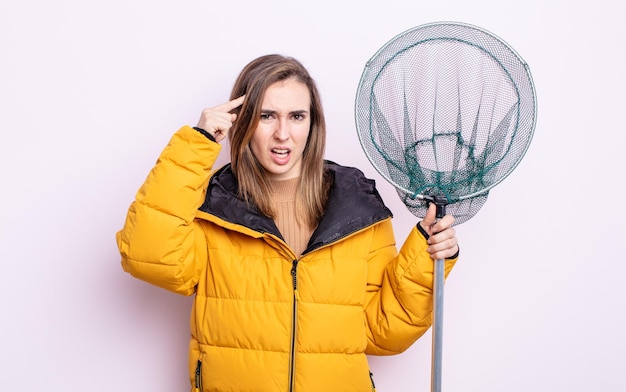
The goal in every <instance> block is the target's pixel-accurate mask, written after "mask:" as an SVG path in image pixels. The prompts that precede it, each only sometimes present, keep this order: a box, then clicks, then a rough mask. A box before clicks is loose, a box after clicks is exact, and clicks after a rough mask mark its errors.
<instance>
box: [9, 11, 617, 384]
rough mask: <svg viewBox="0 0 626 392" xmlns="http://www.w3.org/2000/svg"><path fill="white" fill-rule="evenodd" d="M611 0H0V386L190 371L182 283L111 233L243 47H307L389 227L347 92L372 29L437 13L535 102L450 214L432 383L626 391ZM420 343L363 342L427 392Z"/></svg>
mask: <svg viewBox="0 0 626 392" xmlns="http://www.w3.org/2000/svg"><path fill="white" fill-rule="evenodd" d="M625 4H626V3H624V2H622V1H620V0H612V1H611V0H597V1H593V2H589V1H584V2H583V1H565V0H563V1H555V0H553V1H550V0H528V1H516V2H509V1H495V0H494V1H487V0H476V1H461V0H448V1H428V2H425V1H407V0H385V1H372V0H360V1H355V2H344V3H342V2H341V1H315V2H311V1H309V2H301V1H286V0H284V1H223V2H217V1H199V0H195V1H192V0H189V1H174V0H172V1H164V0H150V1H149V0H124V1H121V0H108V1H85V0H75V1H72V0H59V1H45V0H24V1H19V2H18V1H9V0H1V2H0V71H1V72H0V127H1V128H0V131H1V138H0V146H1V147H0V150H1V154H0V174H1V179H2V185H1V186H2V191H1V195H2V202H1V203H0V220H1V221H0V222H1V224H0V252H1V253H0V260H1V266H2V267H1V272H2V273H1V276H2V277H3V279H2V283H1V284H0V290H1V292H0V294H1V295H0V309H1V312H2V320H3V321H2V324H1V333H0V339H1V341H0V358H1V359H2V363H3V364H2V365H1V366H2V370H1V371H0V389H1V390H3V391H17V390H20V391H41V390H52V391H64V392H67V391H84V390H89V391H107V392H108V391H134V390H149V391H156V392H160V391H162V392H171V391H185V390H188V382H187V370H186V366H187V365H186V360H187V357H186V355H187V339H188V316H189V311H190V306H191V298H186V297H181V296H177V295H175V294H170V293H168V292H165V291H163V290H161V289H158V288H155V287H152V286H149V285H148V284H145V283H143V282H140V281H138V280H135V279H133V278H131V277H130V276H128V275H126V274H124V273H123V272H122V270H121V267H120V260H119V254H118V253H117V248H116V245H115V241H114V235H115V232H116V231H117V230H119V229H120V228H121V226H122V224H123V220H124V216H125V214H126V210H127V207H128V205H129V204H130V202H131V201H132V199H133V197H134V194H135V192H136V190H137V189H138V187H139V186H140V185H141V183H142V182H143V180H144V178H145V176H146V174H147V173H148V170H149V169H150V168H151V167H152V165H153V164H154V162H155V159H156V157H157V155H158V154H159V152H160V151H161V149H162V148H163V147H164V146H165V144H166V143H167V141H168V140H169V138H170V136H171V134H172V133H173V132H175V131H176V129H177V128H178V127H179V126H181V125H184V124H191V125H195V122H196V121H197V119H198V116H199V114H200V111H201V109H203V108H204V107H207V106H213V105H216V104H219V103H222V102H224V101H225V100H226V99H227V98H228V95H229V92H230V88H231V86H232V83H233V81H234V78H235V76H236V75H237V73H238V72H239V70H240V69H241V67H243V66H244V65H245V64H246V63H247V62H248V61H249V60H251V59H252V58H254V57H256V56H258V55H261V54H266V53H273V52H278V53H282V54H288V55H292V56H295V57H297V58H298V59H300V60H301V61H302V62H303V63H304V64H305V65H306V66H307V67H308V68H309V70H310V71H311V73H312V74H313V76H314V77H315V78H316V79H317V81H318V83H319V87H320V89H321V92H322V96H323V100H324V104H325V108H326V113H327V121H328V128H329V135H328V148H327V157H328V158H330V159H333V160H336V161H338V162H340V163H343V164H346V165H352V166H358V167H360V168H362V169H363V170H364V171H365V172H366V173H367V174H368V175H369V176H370V177H373V178H375V179H376V180H377V183H378V185H379V187H380V190H381V192H382V193H383V197H384V198H385V200H386V201H387V202H388V204H389V206H390V208H391V209H392V210H393V211H394V213H395V215H396V219H395V228H396V234H397V237H398V240H399V241H402V240H403V239H404V237H405V236H406V234H407V232H408V230H409V229H410V228H411V227H412V226H413V225H414V224H415V222H416V218H415V217H413V216H412V215H410V214H409V213H408V212H407V211H406V209H405V208H404V206H403V205H402V204H401V203H400V202H399V200H398V198H397V196H396V194H395V192H394V191H393V189H392V188H391V187H390V186H389V185H388V184H387V183H385V181H384V180H382V178H380V177H379V176H378V175H377V173H376V172H375V170H374V169H373V168H372V166H371V165H370V164H369V162H368V161H367V158H366V157H365V155H364V154H363V152H362V150H361V148H360V145H359V142H358V139H357V135H356V131H355V125H354V110H353V106H354V97H355V92H356V88H357V84H358V80H359V77H360V75H361V72H362V70H363V66H364V64H365V62H366V61H367V60H368V59H369V58H370V57H371V56H372V55H373V54H374V53H375V51H376V50H378V48H380V47H381V46H382V45H383V44H384V43H385V42H387V41H388V40H389V39H391V38H392V37H394V36H395V35H396V34H398V33H400V32H402V31H404V30H406V29H409V28H411V27H414V26H417V25H420V24H423V23H429V22H434V21H442V20H452V21H460V22H465V23H470V24H474V25H477V26H480V27H482V28H485V29H487V30H489V31H491V32H493V33H495V34H496V35H498V36H500V37H502V38H503V39H504V40H505V41H507V42H508V43H509V44H510V45H511V46H512V47H514V48H515V49H516V50H517V51H518V52H519V53H520V55H521V56H522V57H523V58H524V60H526V62H528V64H529V65H530V69H531V71H532V73H533V78H534V81H535V85H536V88H537V93H538V102H539V112H538V123H537V129H536V133H535V137H534V139H533V141H532V144H531V146H530V149H529V150H528V153H527V154H526V156H525V157H524V159H523V161H522V162H521V164H520V165H519V166H518V167H517V169H516V170H515V171H514V172H513V173H512V174H511V175H510V176H509V177H508V178H507V179H506V180H505V181H504V182H503V183H501V184H500V185H498V186H497V187H496V188H495V189H494V190H493V191H492V192H491V194H490V197H489V200H488V201H487V204H486V205H485V207H484V208H483V209H482V210H481V211H480V212H479V213H478V215H476V216H475V217H474V218H473V219H472V220H470V221H469V222H467V223H465V224H463V225H461V226H459V227H458V237H459V239H460V241H461V249H462V254H461V259H460V261H459V263H458V265H457V267H456V268H455V270H454V271H453V273H452V274H451V275H450V277H449V279H448V281H447V284H446V293H445V326H444V365H443V386H444V390H445V391H446V392H453V391H459V392H461V391H462V392H468V391H480V392H503V391H506V392H517V391H519V392H522V391H523V392H528V391H550V392H552V391H568V392H569V391H581V392H583V391H584V392H588V391H604V392H606V391H624V390H626V378H625V377H624V369H625V368H626V360H625V355H626V354H625V352H626V339H625V338H624V330H625V328H626V316H625V314H624V313H625V312H624V311H625V306H624V298H625V297H626V296H625V294H626V289H625V288H624V284H623V281H624V278H623V277H624V274H625V273H626V267H625V266H624V250H623V249H624V243H625V242H626V241H625V240H626V227H625V223H624V222H625V220H626V212H625V209H624V201H623V200H622V199H623V181H624V173H623V171H624V168H625V164H624V144H625V143H626V136H625V131H626V127H625V125H624V123H625V122H624V110H625V108H626V105H625V104H626V99H625V98H624V91H625V90H626V82H625V80H624V70H625V69H626V55H625V50H624V47H625V46H624V38H626V27H625V26H626V24H625V23H624V19H625V16H626V6H625ZM430 347H431V338H430V334H427V335H426V336H424V337H423V338H422V339H421V340H419V341H418V342H417V343H416V344H415V345H414V346H413V347H411V348H410V349H409V350H408V351H407V352H406V353H404V354H401V355H398V356H394V357H376V358H371V366H372V370H373V372H374V375H375V380H376V383H377V387H378V390H379V391H382V392H390V391H391V392H400V391H428V390H429V388H430V387H429V384H430V381H429V378H430ZM320 377H323V375H320Z"/></svg>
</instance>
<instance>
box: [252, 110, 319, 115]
mask: <svg viewBox="0 0 626 392" xmlns="http://www.w3.org/2000/svg"><path fill="white" fill-rule="evenodd" d="M261 113H263V114H276V113H278V112H277V111H276V110H270V109H261ZM308 113H309V111H308V110H292V111H291V112H289V114H292V115H293V114H299V115H300V114H308Z"/></svg>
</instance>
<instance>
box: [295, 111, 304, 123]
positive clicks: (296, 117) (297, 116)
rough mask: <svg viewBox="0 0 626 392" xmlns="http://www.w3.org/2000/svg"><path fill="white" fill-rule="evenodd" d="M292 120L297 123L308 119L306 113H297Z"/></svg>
mask: <svg viewBox="0 0 626 392" xmlns="http://www.w3.org/2000/svg"><path fill="white" fill-rule="evenodd" d="M291 118H293V119H294V120H296V121H302V120H304V119H306V113H304V112H296V113H293V114H292V115H291Z"/></svg>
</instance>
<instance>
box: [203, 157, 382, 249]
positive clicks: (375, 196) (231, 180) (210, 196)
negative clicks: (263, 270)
mask: <svg viewBox="0 0 626 392" xmlns="http://www.w3.org/2000/svg"><path fill="white" fill-rule="evenodd" d="M325 167H326V170H328V171H329V173H330V174H331V179H332V181H333V183H332V185H331V187H330V194H329V197H328V203H327V206H326V213H325V214H324V216H323V217H322V220H321V221H320V223H319V225H318V227H317V228H316V229H315V231H314V232H313V235H312V236H311V239H310V241H309V245H308V246H307V249H306V251H305V252H304V253H307V252H309V251H311V250H313V249H317V248H319V247H322V246H324V245H327V244H329V243H332V242H335V241H338V240H340V239H342V238H344V237H346V236H348V235H350V234H353V233H355V232H357V231H360V230H362V229H365V228H366V227H369V226H371V225H373V224H375V223H377V222H380V221H382V220H384V219H387V218H390V217H391V216H392V214H391V211H390V210H389V209H388V208H387V207H386V206H385V204H384V202H383V200H382V198H381V197H380V194H379V193H378V191H377V190H376V186H375V182H374V180H371V179H368V178H366V177H365V176H364V175H363V173H362V172H361V171H360V170H358V169H356V168H352V167H346V166H341V165H338V164H336V163H334V162H332V161H326V162H325ZM199 209H200V211H203V212H206V213H208V214H211V215H214V216H216V217H218V218H219V219H221V220H223V221H226V222H229V223H232V224H236V225H242V226H245V227H246V228H248V229H251V230H254V231H257V232H259V233H262V234H265V233H269V234H273V235H275V236H277V237H278V238H283V237H282V235H281V234H280V232H279V231H278V228H277V227H276V225H275V224H274V221H273V220H272V219H271V218H268V217H265V216H263V215H261V214H260V213H259V212H258V211H257V210H256V209H255V208H254V207H252V206H248V205H247V204H246V202H245V201H244V200H242V199H241V198H239V197H238V196H237V180H236V179H235V177H234V175H233V172H232V169H231V165H230V164H227V165H225V166H224V167H222V168H221V169H220V170H218V171H217V172H216V173H215V175H213V176H212V177H211V180H210V181H209V186H208V189H207V194H206V198H205V200H204V203H203V204H202V206H200V208H199Z"/></svg>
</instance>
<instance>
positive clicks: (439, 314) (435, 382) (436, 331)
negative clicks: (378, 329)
mask: <svg viewBox="0 0 626 392" xmlns="http://www.w3.org/2000/svg"><path fill="white" fill-rule="evenodd" d="M426 198H427V199H428V200H429V201H431V202H432V203H434V204H435V206H436V207H437V213H436V217H437V220H439V219H441V218H443V217H444V216H445V215H446V205H447V204H448V201H447V200H446V198H445V197H443V196H435V197H426ZM444 279H445V260H444V259H437V260H435V261H434V278H433V329H432V358H431V374H430V390H431V392H441V379H442V376H441V374H442V372H441V369H442V358H443V355H442V354H443V294H444Z"/></svg>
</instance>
